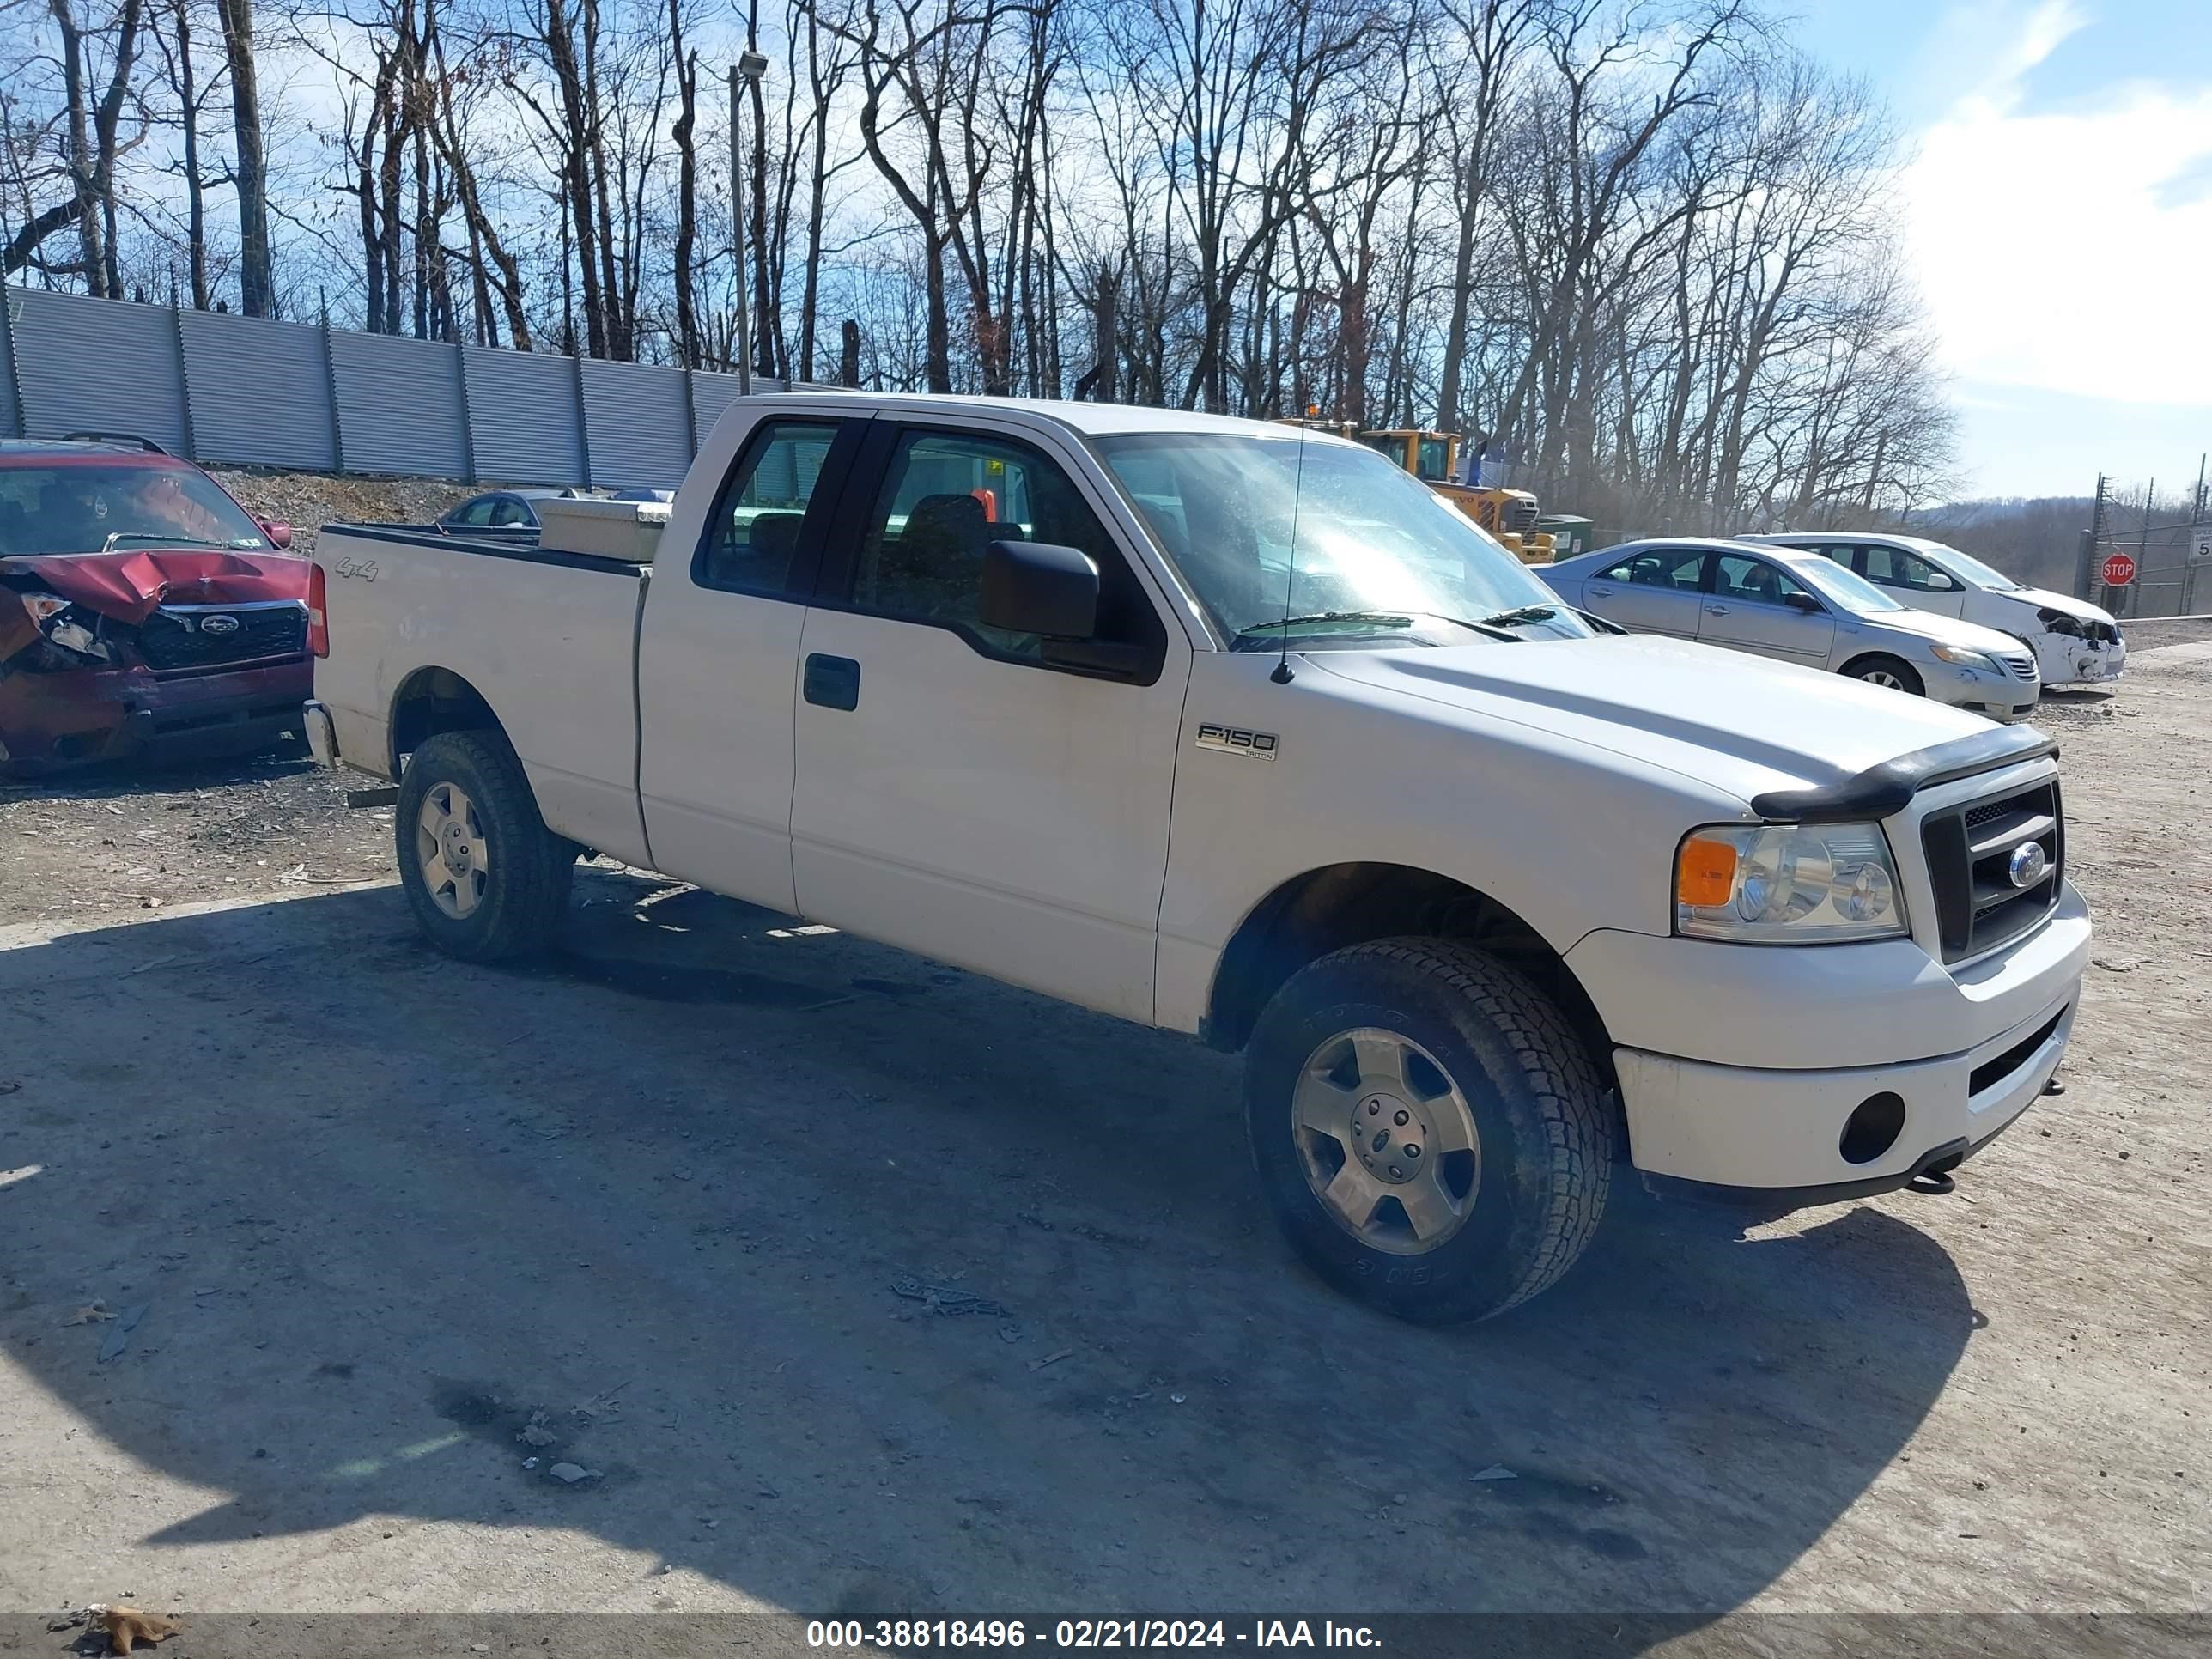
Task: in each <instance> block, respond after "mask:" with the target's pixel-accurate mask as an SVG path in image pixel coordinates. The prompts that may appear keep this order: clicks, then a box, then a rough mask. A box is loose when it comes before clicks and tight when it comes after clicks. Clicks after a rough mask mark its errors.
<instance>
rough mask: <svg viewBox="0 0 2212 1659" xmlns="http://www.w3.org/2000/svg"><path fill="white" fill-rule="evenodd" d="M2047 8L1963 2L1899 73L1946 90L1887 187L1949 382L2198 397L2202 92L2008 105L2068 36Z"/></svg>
mask: <svg viewBox="0 0 2212 1659" xmlns="http://www.w3.org/2000/svg"><path fill="white" fill-rule="evenodd" d="M2080 27H2083V20H2082V18H2081V15H2080V14H2078V13H2077V12H2075V10H2074V9H2072V8H2071V7H2070V6H2069V5H2068V4H2067V3H2065V0H2040V3H2032V4H2021V3H2017V0H1976V3H1972V4H1967V5H1963V6H1960V7H1958V8H1955V9H1954V10H1952V11H1951V12H1950V13H1948V14H1947V15H1946V17H1945V18H1944V20H1943V21H1942V23H1941V24H1939V26H1938V27H1937V29H1936V34H1935V36H1934V39H1933V40H1932V42H1931V46H1930V50H1929V55H1928V56H1927V58H1925V59H1924V60H1923V68H1922V70H1920V72H1919V73H1918V74H1917V75H1916V76H1915V77H1914V82H1915V84H1916V86H1917V87H1918V88H1921V89H1922V91H1923V93H1924V92H1926V91H1928V90H1929V89H1931V88H1935V87H1936V86H1939V85H1941V86H1944V87H1947V88H1948V98H1947V99H1943V98H1938V99H1931V100H1929V101H1925V102H1923V103H1921V104H1920V105H1919V106H1918V108H1919V109H1920V110H1928V109H1936V108H1941V109H1942V114H1940V115H1938V116H1937V117H1936V118H1935V120H1934V122H1933V123H1932V125H1929V127H1928V128H1927V129H1926V130H1925V131H1923V134H1922V136H1921V140H1920V154H1919V157H1918V159H1917V161H1916V162H1915V163H1914V165H1913V166H1912V167H1911V171H1910V173H1908V175H1907V178H1906V181H1905V203H1906V214H1905V226H1904V227H1903V228H1904V230H1905V234H1906V235H1907V236H1908V237H1909V238H1910V242H1909V246H1910V250H1911V259H1912V263H1913V265H1914V266H1915V268H1916V269H1917V272H1918V275H1919V278H1920V284H1921V289H1922V291H1923V294H1924V295H1925V296H1926V299H1927V302H1928V306H1929V311H1930V313H1931V314H1932V317H1933V319H1934V322H1935V324H1936V330H1937V331H1938V333H1939V335H1940V336H1941V337H1942V342H1943V353H1944V356H1945V359H1946V361H1947V362H1948V366H1949V367H1950V368H1952V369H1953V370H1954V372H1955V373H1957V374H1960V375H1961V376H1964V377H1966V378H1969V379H1972V380H1980V381H1984V382H1995V383H1999V384H2003V385H2010V386H2022V387H2033V388H2039V389H2042V390H2046V391H2051V392H2068V393H2072V394H2075V395H2077V396H2082V397H2090V398H2112V399H2118V400H2122V401H2125V402H2131V403H2144V404H2203V403H2205V402H2206V401H2208V398H2212V330H2207V329H2206V328H2205V327H2204V326H2203V319H2202V306H2203V295H2204V294H2205V293H2206V291H2207V289H2208V287H2212V191H2206V190H2204V189H2203V188H2201V187H2199V188H2191V187H2190V186H2191V185H2195V184H2196V183H2197V180H2200V179H2203V176H2204V169H2205V167H2206V166H2207V158H2208V155H2212V88H2198V89H2195V90H2191V91H2185V92H2178V91H2176V90H2174V89H2172V88H2168V87H2162V86H2159V85H2154V84H2151V83H2148V82H2140V83H2136V82H2118V83H2113V84H2111V85H2107V86H2105V87H2102V88H2095V89H2093V91H2092V92H2090V93H2089V94H2087V95H2084V96H2082V97H2081V98H2080V99H2078V100H2075V102H2073V103H2071V104H2069V106H2066V107H2064V108H2062V109H2055V110H2048V111H2044V110H2037V111H2030V110H2028V109H2027V108H2026V107H2024V95H2023V89H2022V82H2023V81H2024V79H2025V77H2026V76H2027V74H2028V73H2029V71H2031V70H2033V69H2034V68H2035V67H2036V66H2037V65H2038V64H2040V63H2042V62H2043V60H2044V59H2045V58H2047V57H2048V56H2049V55H2050V54H2051V52H2053V51H2054V50H2056V49H2057V46H2059V45H2060V44H2061V43H2062V42H2063V40H2065V39H2066V38H2067V36H2068V35H2069V34H2071V33H2074V32H2075V30H2076V29H2077V28H2080Z"/></svg>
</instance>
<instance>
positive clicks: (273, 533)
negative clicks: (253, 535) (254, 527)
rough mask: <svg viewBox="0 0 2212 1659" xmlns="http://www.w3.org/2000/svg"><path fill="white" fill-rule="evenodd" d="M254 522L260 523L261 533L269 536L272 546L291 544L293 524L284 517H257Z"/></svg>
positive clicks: (287, 545)
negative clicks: (285, 520)
mask: <svg viewBox="0 0 2212 1659" xmlns="http://www.w3.org/2000/svg"><path fill="white" fill-rule="evenodd" d="M253 522H254V523H256V524H258V525H259V526H261V533H262V534H263V535H264V536H266V537H268V538H269V545H270V546H271V547H278V548H283V547H289V546H291V544H292V526H290V525H289V524H286V523H285V522H284V521H283V520H282V519H256V520H254V521H253Z"/></svg>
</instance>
